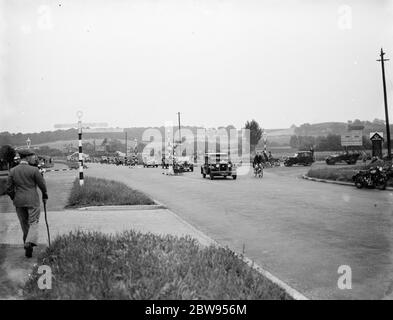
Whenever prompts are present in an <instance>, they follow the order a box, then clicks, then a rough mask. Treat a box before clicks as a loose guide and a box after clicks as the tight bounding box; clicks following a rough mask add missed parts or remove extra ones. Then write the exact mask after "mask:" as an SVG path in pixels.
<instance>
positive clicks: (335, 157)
mask: <svg viewBox="0 0 393 320" xmlns="http://www.w3.org/2000/svg"><path fill="white" fill-rule="evenodd" d="M359 157H360V154H359V153H357V152H352V153H349V152H344V153H338V154H332V155H330V156H328V157H327V158H326V159H325V161H326V164H329V165H334V164H336V163H337V162H346V163H348V164H355V163H356V161H358V159H359Z"/></svg>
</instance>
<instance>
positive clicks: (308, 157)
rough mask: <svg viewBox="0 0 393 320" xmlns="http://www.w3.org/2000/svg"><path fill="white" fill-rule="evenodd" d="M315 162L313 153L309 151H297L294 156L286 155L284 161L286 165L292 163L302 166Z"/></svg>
mask: <svg viewBox="0 0 393 320" xmlns="http://www.w3.org/2000/svg"><path fill="white" fill-rule="evenodd" d="M313 162H315V160H314V156H313V153H312V152H311V151H299V152H298V153H295V155H294V156H292V157H288V158H286V159H285V161H284V165H285V166H286V167H291V166H293V165H294V164H299V165H303V166H311V165H312V164H313Z"/></svg>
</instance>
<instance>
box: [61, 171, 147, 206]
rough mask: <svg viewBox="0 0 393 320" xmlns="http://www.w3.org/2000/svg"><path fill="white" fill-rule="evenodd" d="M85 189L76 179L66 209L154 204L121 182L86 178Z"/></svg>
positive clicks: (142, 194)
mask: <svg viewBox="0 0 393 320" xmlns="http://www.w3.org/2000/svg"><path fill="white" fill-rule="evenodd" d="M84 180H85V183H84V185H83V187H81V186H80V185H79V179H78V178H76V179H75V181H74V185H73V186H72V189H71V194H70V196H69V198H68V204H67V205H66V208H79V207H86V206H105V205H148V204H154V201H153V200H151V199H150V198H149V197H148V196H146V195H145V194H144V193H142V192H139V191H136V190H133V189H131V188H129V187H128V186H127V185H125V184H124V183H121V182H117V181H112V180H106V179H99V178H93V177H85V179H84Z"/></svg>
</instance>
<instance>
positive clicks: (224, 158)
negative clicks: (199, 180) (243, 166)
mask: <svg viewBox="0 0 393 320" xmlns="http://www.w3.org/2000/svg"><path fill="white" fill-rule="evenodd" d="M204 160H205V161H204V163H203V165H202V166H201V174H202V177H203V178H206V175H209V177H210V179H211V180H213V179H214V178H216V177H224V178H226V177H228V176H231V177H232V178H233V179H234V180H235V179H236V177H237V174H236V166H235V165H234V164H233V163H232V162H231V161H230V160H229V157H228V154H227V153H206V154H205V159H204Z"/></svg>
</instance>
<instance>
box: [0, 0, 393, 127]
mask: <svg viewBox="0 0 393 320" xmlns="http://www.w3.org/2000/svg"><path fill="white" fill-rule="evenodd" d="M382 46H383V48H384V50H385V51H386V52H387V54H386V58H391V61H388V62H386V76H387V87H388V99H389V100H388V101H389V104H390V108H392V107H393V0H378V1H368V0H347V1H337V0H280V1H274V0H269V1H263V0H260V1H257V0H255V1H251V0H176V1H175V0H173V1H169V0H154V1H153V0H144V1H142V0H129V1H122V0H114V1H103V0H94V1H87V0H85V1H81V0H66V1H60V0H59V1H53V0H51V1H39V0H38V1H37V0H35V1H33V0H18V1H12V0H0V111H1V113H0V132H1V131H9V132H13V133H16V132H23V133H27V132H40V131H46V130H54V125H55V124H67V123H75V122H76V121H77V117H76V113H77V111H79V110H80V111H82V112H83V118H82V120H83V121H86V122H107V123H108V124H109V125H110V126H114V127H142V126H163V125H165V123H166V122H168V121H173V122H175V123H176V121H177V114H176V113H177V112H181V119H182V124H184V125H198V126H205V127H218V126H225V125H229V124H232V125H235V126H236V127H238V128H241V127H242V126H244V123H245V122H246V121H247V120H251V119H255V120H257V121H258V122H259V123H260V125H261V126H262V127H263V128H268V129H272V128H287V127H289V126H291V125H292V124H295V125H301V124H302V123H306V122H308V123H318V122H325V121H344V122H346V121H347V120H354V119H361V120H373V119H374V118H380V119H383V118H384V107H383V92H382V80H381V66H380V63H378V62H377V61H376V60H377V59H378V58H379V52H380V49H381V47H382ZM391 118H393V114H392V116H391Z"/></svg>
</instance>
